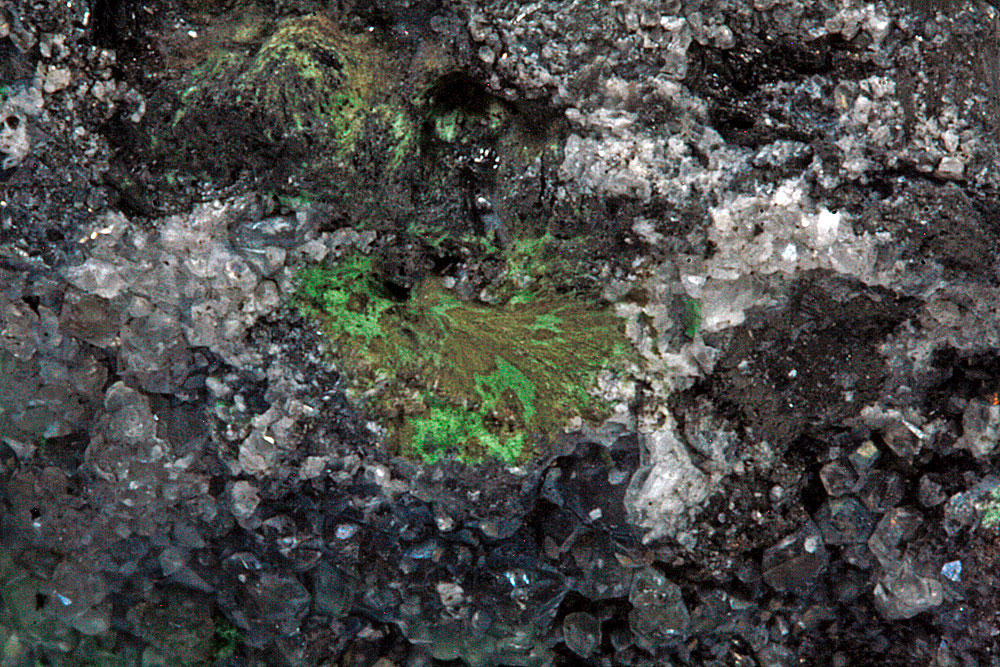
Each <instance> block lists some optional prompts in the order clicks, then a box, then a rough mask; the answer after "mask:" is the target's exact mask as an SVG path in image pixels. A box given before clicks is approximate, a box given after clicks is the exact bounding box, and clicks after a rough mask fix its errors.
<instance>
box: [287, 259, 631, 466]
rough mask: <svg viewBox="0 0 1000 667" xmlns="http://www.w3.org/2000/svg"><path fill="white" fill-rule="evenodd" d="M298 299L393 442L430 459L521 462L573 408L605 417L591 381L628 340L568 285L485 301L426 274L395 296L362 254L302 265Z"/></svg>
mask: <svg viewBox="0 0 1000 667" xmlns="http://www.w3.org/2000/svg"><path fill="white" fill-rule="evenodd" d="M297 300H298V305H299V309H300V310H301V312H302V313H303V314H305V315H307V316H309V317H312V318H315V319H317V320H319V321H320V322H321V323H322V325H323V329H324V331H325V333H326V334H327V335H328V336H329V337H330V339H331V341H332V347H333V351H334V354H335V355H336V356H337V358H338V359H339V362H340V365H341V367H342V368H343V369H344V371H345V374H346V375H347V376H348V378H349V381H350V383H351V385H352V386H353V387H354V389H355V390H356V391H357V392H358V393H359V395H360V396H361V397H363V398H364V400H365V403H366V407H367V408H368V409H369V410H370V411H371V413H372V414H373V415H374V416H376V417H377V418H379V419H380V421H381V422H382V423H383V424H384V425H385V426H386V427H387V429H388V442H389V443H390V445H391V446H392V447H393V449H394V450H395V451H396V452H398V453H400V454H403V455H405V456H409V457H412V458H416V459H421V460H423V461H425V462H429V463H434V462H437V461H439V460H441V459H442V458H443V457H445V456H446V455H448V454H449V453H454V454H455V455H456V457H457V458H458V459H459V460H461V461H463V462H466V463H476V462H480V461H483V460H484V459H486V458H488V457H490V458H496V459H499V460H501V461H503V462H505V463H508V464H513V463H519V462H523V461H525V460H527V459H528V458H531V457H532V456H533V455H535V454H539V453H541V449H542V447H543V446H544V443H545V442H547V441H548V440H550V439H551V438H552V437H553V436H554V435H556V434H557V433H558V432H559V431H560V430H561V429H562V428H563V427H565V426H567V425H568V424H569V423H570V421H571V420H572V419H573V418H575V417H578V418H582V419H584V420H586V421H589V422H592V423H597V422H599V421H601V420H603V419H604V418H606V417H608V416H609V406H608V405H607V404H606V403H605V402H604V401H602V400H600V399H598V398H596V397H595V396H593V395H592V389H593V388H594V386H595V385H596V380H597V374H598V373H599V372H600V371H601V370H602V369H609V370H613V369H615V368H616V367H620V366H621V363H620V362H621V360H622V359H623V358H624V350H625V349H626V347H627V346H626V345H625V338H624V334H623V325H622V321H621V320H620V319H619V318H617V317H616V316H615V315H614V314H613V313H612V312H611V311H610V310H609V309H608V308H606V307H602V306H600V305H598V304H594V303H590V302H587V301H584V300H581V299H577V298H574V297H571V296H566V295H561V294H556V293H545V292H538V293H536V294H534V295H533V298H531V299H528V300H519V301H515V300H511V301H509V302H508V303H506V304H501V305H486V304H482V303H477V302H469V301H463V300H461V299H459V298H458V297H457V296H456V295H455V294H454V293H452V292H451V291H449V290H448V289H446V288H445V287H444V286H443V285H442V282H441V280H440V279H437V278H431V279H427V280H425V281H424V282H423V283H421V284H420V285H419V286H417V287H416V288H414V289H413V290H412V291H411V293H410V295H409V297H408V298H407V299H406V300H405V301H399V300H396V299H394V298H393V296H392V295H391V294H390V292H389V291H388V290H387V289H386V288H385V287H384V286H383V285H382V284H381V282H380V281H379V279H378V278H377V276H376V273H375V271H374V270H373V268H372V260H371V258H369V257H366V256H363V255H353V256H350V257H347V258H344V259H342V260H341V261H340V262H339V263H337V264H335V265H332V266H314V267H311V268H308V269H306V270H304V271H303V272H302V273H301V275H300V279H299V291H298V299H297Z"/></svg>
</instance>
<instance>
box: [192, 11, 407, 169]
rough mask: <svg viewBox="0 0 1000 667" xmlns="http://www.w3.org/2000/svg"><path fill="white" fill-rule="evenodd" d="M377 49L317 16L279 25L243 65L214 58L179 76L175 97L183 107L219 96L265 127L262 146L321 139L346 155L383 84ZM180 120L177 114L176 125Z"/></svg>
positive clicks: (235, 55) (239, 59)
mask: <svg viewBox="0 0 1000 667" xmlns="http://www.w3.org/2000/svg"><path fill="white" fill-rule="evenodd" d="M383 60H384V58H383V57H382V55H381V53H380V51H379V49H378V48H377V47H376V46H375V45H374V44H371V43H370V40H367V39H365V38H364V37H363V36H355V35H348V34H347V33H344V32H343V31H341V30H339V29H338V28H337V26H336V25H335V24H334V23H333V22H332V21H330V20H329V19H328V18H326V17H324V16H321V15H310V16H300V17H295V18H290V19H285V20H284V21H282V22H281V23H279V24H278V26H277V28H276V29H275V30H274V32H273V33H272V34H271V35H270V36H269V37H268V38H267V39H266V40H265V41H264V42H263V43H262V44H261V45H260V47H259V48H258V49H257V50H256V52H255V53H253V54H252V55H250V56H249V57H246V56H245V55H243V54H242V53H241V52H240V51H239V50H237V51H231V52H226V51H220V52H218V53H216V54H215V55H213V56H211V57H209V58H208V59H207V60H206V61H205V62H203V63H202V64H201V65H199V66H198V67H196V68H195V69H194V70H192V72H191V73H190V75H188V76H187V81H188V86H187V88H186V89H185V90H184V91H183V92H182V93H181V100H182V101H183V102H184V103H185V105H186V106H187V107H192V105H203V106H204V105H205V103H206V98H216V97H218V96H219V95H220V94H225V95H226V96H228V97H229V99H225V100H223V99H218V100H214V101H210V102H209V103H208V105H207V106H209V107H211V106H212V105H213V104H215V103H221V102H228V103H233V104H235V105H237V106H238V107H241V108H245V109H246V110H247V111H248V112H250V113H251V114H254V115H256V116H258V117H260V118H261V120H263V121H264V122H265V124H266V127H267V132H268V133H270V136H268V137H267V138H268V139H270V140H278V139H281V138H283V137H285V136H289V135H294V134H297V133H299V134H300V133H308V134H310V135H314V136H317V137H322V138H324V139H325V140H327V141H329V143H330V144H332V145H335V146H337V147H339V148H340V149H342V150H349V149H350V148H351V146H352V145H353V142H354V140H355V139H356V138H357V136H358V134H359V133H360V131H361V129H362V126H363V123H364V120H365V118H366V116H367V115H368V114H370V113H371V112H372V110H373V108H374V107H375V106H377V102H378V100H377V99H376V98H378V97H379V91H381V90H383V89H384V88H385V87H386V86H385V81H384V80H383V79H384V78H385V77H386V76H388V70H389V67H388V64H387V63H386V62H383ZM187 112H188V110H187V108H182V109H181V110H180V111H179V113H178V116H177V118H175V123H176V121H177V120H179V119H180V118H182V117H183V116H184V115H185V114H186V113H187Z"/></svg>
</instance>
